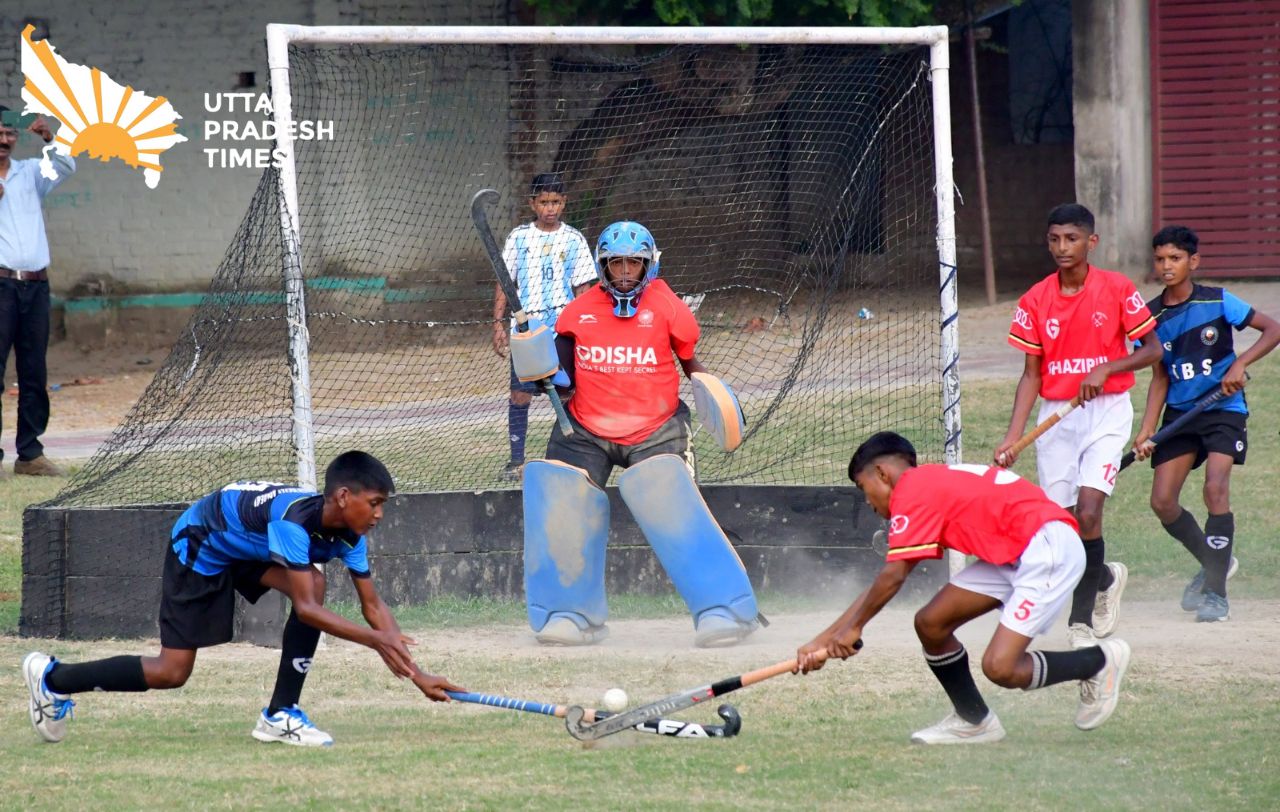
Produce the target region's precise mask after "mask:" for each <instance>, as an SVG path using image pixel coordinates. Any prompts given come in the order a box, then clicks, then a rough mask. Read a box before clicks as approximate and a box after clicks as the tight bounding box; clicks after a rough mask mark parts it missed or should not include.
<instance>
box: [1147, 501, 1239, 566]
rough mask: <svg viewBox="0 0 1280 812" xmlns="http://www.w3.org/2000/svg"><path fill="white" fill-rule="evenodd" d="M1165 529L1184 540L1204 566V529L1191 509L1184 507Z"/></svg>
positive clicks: (1188, 549)
mask: <svg viewBox="0 0 1280 812" xmlns="http://www.w3.org/2000/svg"><path fill="white" fill-rule="evenodd" d="M1228 515H1229V514H1228ZM1162 524H1163V522H1162ZM1164 530H1165V532H1166V533H1168V534H1169V535H1171V536H1173V537H1174V538H1176V539H1177V540H1178V541H1180V542H1182V546H1183V547H1186V548H1187V552H1189V553H1191V554H1192V555H1193V556H1195V559H1196V561H1199V562H1201V566H1204V549H1205V547H1204V531H1203V530H1201V529H1200V523H1199V522H1197V521H1196V517H1195V516H1192V515H1191V511H1189V510H1187V509H1186V508H1183V509H1182V513H1181V514H1180V515H1179V516H1178V518H1176V519H1174V520H1173V521H1172V522H1170V523H1169V524H1166V525H1164Z"/></svg>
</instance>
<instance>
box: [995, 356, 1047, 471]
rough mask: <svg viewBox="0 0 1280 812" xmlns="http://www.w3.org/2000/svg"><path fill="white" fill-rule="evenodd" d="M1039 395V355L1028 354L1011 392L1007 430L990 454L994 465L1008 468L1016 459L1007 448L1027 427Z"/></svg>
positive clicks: (1016, 456)
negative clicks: (1011, 407) (1011, 399)
mask: <svg viewBox="0 0 1280 812" xmlns="http://www.w3.org/2000/svg"><path fill="white" fill-rule="evenodd" d="M1039 395H1040V356H1038V355H1028V356H1026V360H1025V361H1024V362H1023V364H1022V377H1021V378H1019V379H1018V388H1017V389H1016V390H1015V391H1014V393H1013V413H1012V414H1011V415H1009V430H1008V431H1007V432H1005V435H1004V439H1003V440H1001V441H1000V444H999V445H998V446H996V450H995V453H994V454H992V455H991V457H992V459H993V460H994V461H995V464H996V465H999V466H1000V467H1002V468H1008V467H1009V466H1011V465H1013V464H1014V463H1015V462H1017V461H1018V455H1017V454H1012V453H1010V451H1009V449H1010V448H1011V447H1012V446H1013V444H1014V443H1016V442H1018V438H1020V437H1021V436H1022V433H1023V432H1024V431H1026V428H1027V418H1029V417H1030V416H1031V407H1033V406H1035V405H1036V398H1037V397H1039Z"/></svg>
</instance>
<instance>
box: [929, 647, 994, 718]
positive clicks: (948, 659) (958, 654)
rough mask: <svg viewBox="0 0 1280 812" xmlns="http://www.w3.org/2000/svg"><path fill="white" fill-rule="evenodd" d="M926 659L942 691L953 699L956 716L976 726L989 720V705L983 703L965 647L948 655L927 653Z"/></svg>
mask: <svg viewBox="0 0 1280 812" xmlns="http://www.w3.org/2000/svg"><path fill="white" fill-rule="evenodd" d="M924 659H925V662H927V663H929V668H931V669H933V675H934V676H935V677H937V678H938V682H940V683H942V690H944V691H946V692H947V696H949V697H951V704H952V705H954V706H955V709H956V714H957V715H958V716H959V717H960V718H961V719H963V720H965V721H966V722H968V723H969V724H971V725H976V724H978V723H979V722H981V721H982V720H983V719H986V718H987V714H988V713H989V712H990V711H989V710H988V708H987V703H986V702H983V701H982V694H980V693H978V686H977V684H976V683H975V682H974V681H973V674H972V673H970V672H969V652H967V651H965V649H964V646H960V650H959V651H949V652H947V653H946V654H929V653H927V652H926V653H925V655H924Z"/></svg>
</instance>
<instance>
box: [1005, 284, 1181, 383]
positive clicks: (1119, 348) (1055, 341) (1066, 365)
mask: <svg viewBox="0 0 1280 812" xmlns="http://www.w3.org/2000/svg"><path fill="white" fill-rule="evenodd" d="M1155 326H1156V320H1155V317H1153V316H1152V315H1151V311H1150V309H1148V308H1147V306H1146V302H1144V301H1143V300H1142V294H1141V293H1139V292H1138V289H1137V288H1136V287H1134V284H1133V282H1131V281H1130V280H1129V277H1127V276H1125V275H1124V274H1120V273H1116V272H1115V271H1104V270H1103V269H1101V268H1095V267H1093V266H1092V265H1090V266H1089V273H1088V275H1086V276H1085V278H1084V287H1083V288H1082V289H1081V290H1080V291H1079V292H1078V293H1073V294H1072V295H1070V296H1064V295H1063V293H1062V290H1061V288H1060V287H1059V286H1058V274H1057V273H1052V274H1050V275H1049V276H1046V277H1045V278H1044V279H1042V280H1040V281H1039V282H1037V283H1036V284H1035V285H1034V286H1033V287H1032V288H1031V290H1029V291H1027V292H1026V293H1025V294H1023V296H1022V298H1021V299H1019V300H1018V309H1017V310H1015V311H1014V313H1013V324H1012V326H1011V327H1010V328H1009V343H1010V344H1012V345H1013V346H1014V347H1017V348H1018V349H1020V350H1022V351H1023V352H1025V353H1026V354H1028V355H1038V356H1040V397H1042V398H1044V399H1045V400H1070V399H1071V398H1073V397H1075V396H1076V395H1077V394H1079V393H1080V384H1081V382H1082V381H1084V378H1085V376H1086V375H1088V374H1089V372H1090V371H1092V370H1093V368H1094V367H1096V366H1098V365H1099V364H1104V363H1106V362H1108V361H1114V360H1116V359H1117V358H1123V357H1125V356H1126V355H1128V353H1129V348H1128V346H1127V345H1126V343H1125V339H1128V340H1130V341H1133V340H1135V339H1138V338H1141V337H1142V336H1144V335H1146V334H1147V333H1149V332H1151V331H1152V330H1153V329H1155ZM1133 383H1134V377H1133V373H1132V372H1122V373H1120V374H1118V375H1112V376H1111V377H1109V378H1107V382H1106V384H1105V385H1104V386H1103V388H1102V391H1103V392H1107V393H1112V394H1113V393H1117V392H1127V391H1129V389H1130V387H1132V386H1133Z"/></svg>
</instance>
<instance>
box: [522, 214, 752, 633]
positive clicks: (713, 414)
mask: <svg viewBox="0 0 1280 812" xmlns="http://www.w3.org/2000/svg"><path fill="white" fill-rule="evenodd" d="M658 260H659V252H658V250H657V246H656V244H655V242H654V239H653V236H652V235H651V234H650V233H649V230H648V229H646V228H645V227H644V226H642V225H640V224H639V223H633V222H625V221H624V222H619V223H614V224H612V225H610V226H608V227H607V228H605V229H604V231H603V232H602V233H601V235H600V239H599V242H598V244H597V247H596V270H597V273H598V274H599V277H600V284H599V285H596V286H594V287H592V288H591V289H590V290H588V291H586V292H584V293H583V294H582V295H580V296H578V297H577V298H576V299H574V300H573V301H572V302H570V303H569V304H568V306H566V307H565V309H564V311H563V312H562V313H561V314H560V317H559V319H558V320H557V321H556V331H557V333H558V335H556V336H554V338H553V337H552V336H551V334H550V333H549V331H547V330H545V328H542V329H539V328H541V325H537V326H535V327H534V329H531V330H530V331H528V332H526V333H522V334H520V335H519V336H515V337H513V339H512V342H511V354H512V360H513V363H514V365H515V368H516V374H517V376H518V377H519V378H520V379H521V380H535V379H540V378H545V377H548V376H551V375H552V374H553V373H556V372H557V370H558V369H560V368H563V369H565V370H567V371H570V372H572V374H573V378H572V384H573V386H574V394H573V396H572V398H571V399H570V400H569V403H568V412H569V416H570V419H571V424H572V429H573V433H572V434H571V435H569V436H566V435H565V434H564V433H563V432H562V431H561V430H560V427H559V426H558V425H557V426H556V427H554V428H553V429H552V433H551V439H550V441H549V442H548V444H547V459H545V460H534V461H532V462H530V463H528V464H527V465H525V467H524V533H525V537H524V570H525V578H524V583H525V596H526V600H527V602H528V611H529V624H530V626H532V627H533V630H534V632H535V635H536V637H537V639H538V641H539V642H540V643H544V644H550V645H567V646H572V645H590V644H592V643H596V642H598V641H599V640H601V639H603V638H604V637H605V636H606V635H607V633H608V630H607V628H606V627H605V625H604V624H605V619H606V617H607V616H608V604H607V603H606V600H605V591H604V570H605V542H606V541H607V540H608V536H609V498H608V496H606V495H605V492H604V485H605V483H606V482H607V481H608V479H609V474H610V472H612V470H613V468H614V466H620V467H622V468H625V469H626V471H625V472H624V473H623V474H622V476H621V477H619V479H618V490H619V491H620V492H621V494H622V500H623V501H624V502H626V504H627V507H628V508H630V509H631V514H632V516H634V517H635V520H636V524H638V525H639V526H640V529H641V531H642V532H643V533H644V535H645V538H646V539H647V540H648V542H649V545H650V546H651V547H652V548H653V552H654V554H655V555H657V557H658V560H659V561H660V562H662V566H663V568H664V569H665V570H666V571H667V574H668V575H669V576H670V578H671V581H672V583H673V584H674V585H675V587H676V590H677V591H678V592H679V593H680V596H681V597H682V598H684V601H685V604H686V605H687V606H688V607H689V611H690V613H691V614H692V615H693V621H694V628H695V632H694V643H695V644H696V645H698V646H703V647H707V646H728V645H733V644H735V643H737V642H738V641H740V640H742V639H743V638H744V637H746V636H747V635H749V634H751V633H752V632H753V631H755V629H756V628H757V623H758V621H757V618H758V612H757V609H756V598H755V593H754V592H753V590H752V588H751V582H750V581H749V580H748V578H747V573H746V570H745V569H744V568H743V566H742V562H741V561H740V560H739V559H738V556H737V553H736V552H734V549H733V547H732V546H731V545H730V544H729V539H728V538H727V537H726V536H725V534H724V531H723V530H721V529H720V526H719V525H718V524H717V523H716V520H715V518H714V517H713V516H712V515H711V511H710V510H709V509H708V508H707V504H706V502H704V501H703V500H702V495H701V494H700V493H699V492H698V486H697V484H696V483H695V482H694V478H693V470H694V469H693V446H692V443H691V442H690V429H689V407H688V406H686V405H685V404H684V403H683V402H682V401H681V400H680V396H679V385H680V374H679V371H678V370H677V368H676V363H675V359H674V358H673V353H674V356H675V358H678V359H679V361H680V367H681V368H682V369H683V370H684V373H685V374H686V375H687V376H689V378H690V379H691V380H692V381H693V383H694V390H695V395H696V396H697V398H698V407H699V409H698V411H699V416H700V417H701V418H702V420H703V423H704V424H705V425H707V427H708V430H709V431H710V432H711V433H712V434H713V435H715V437H716V439H717V440H719V441H720V444H721V447H722V448H724V449H725V450H726V451H732V450H733V449H734V448H736V447H737V445H738V443H740V442H741V438H742V422H743V421H742V414H741V411H740V410H739V408H738V403H737V400H736V398H735V397H734V396H733V393H732V391H730V390H729V388H728V387H727V386H725V385H724V384H723V383H722V382H721V381H719V380H718V379H717V378H715V377H714V376H712V375H710V374H708V373H707V370H706V368H705V367H703V365H702V364H701V363H700V362H699V361H698V359H697V358H696V356H695V354H694V348H695V345H696V344H697V341H698V335H699V329H698V322H697V320H696V319H694V316H693V313H692V311H690V309H689V307H688V306H687V305H686V304H685V303H684V302H683V301H681V300H680V298H679V297H678V296H676V295H675V293H673V292H672V290H671V288H670V287H668V286H667V284H666V283H665V282H663V281H662V280H660V279H658V278H657V276H658ZM642 296H643V298H642ZM553 342H554V343H553ZM564 383H570V381H564Z"/></svg>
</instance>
